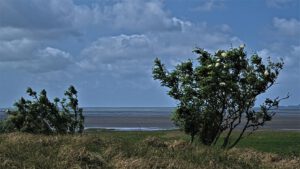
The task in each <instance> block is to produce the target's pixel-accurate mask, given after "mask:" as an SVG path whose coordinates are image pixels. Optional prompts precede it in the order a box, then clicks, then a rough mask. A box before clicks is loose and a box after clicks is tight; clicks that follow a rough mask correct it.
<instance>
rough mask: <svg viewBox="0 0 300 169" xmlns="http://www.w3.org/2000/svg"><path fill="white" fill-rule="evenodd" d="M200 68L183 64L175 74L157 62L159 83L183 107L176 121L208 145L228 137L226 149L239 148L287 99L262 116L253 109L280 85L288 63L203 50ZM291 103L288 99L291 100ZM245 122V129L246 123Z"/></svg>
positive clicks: (265, 107) (240, 51) (270, 102)
mask: <svg viewBox="0 0 300 169" xmlns="http://www.w3.org/2000/svg"><path fill="white" fill-rule="evenodd" d="M194 52H195V53H196V54H198V55H199V57H198V58H197V61H198V62H197V63H195V64H193V62H192V61H191V60H188V61H186V62H183V63H180V64H178V65H177V66H176V69H175V70H173V71H172V72H169V71H168V70H167V69H166V68H165V66H164V65H163V64H162V63H161V61H160V60H159V59H156V60H155V65H154V69H153V76H154V79H158V80H160V81H161V85H162V86H166V87H168V88H170V90H169V92H168V94H169V95H170V96H171V97H173V98H174V99H175V100H178V101H179V104H178V106H177V109H176V111H175V112H174V116H173V121H174V122H175V124H176V125H177V126H179V127H180V128H181V129H183V130H184V131H185V132H186V133H187V134H189V135H190V136H191V141H192V142H193V140H194V137H195V136H198V138H199V139H200V141H201V142H202V143H203V144H205V145H212V144H215V143H216V142H217V141H218V139H219V137H220V135H221V134H222V133H223V132H224V131H227V134H226V136H225V139H224V142H223V145H222V147H224V148H225V147H229V148H231V147H233V146H235V145H236V144H237V143H238V142H239V140H240V139H241V138H242V137H243V135H244V132H245V131H246V130H247V129H249V130H250V132H253V131H255V130H257V129H258V128H259V127H261V126H263V125H264V124H265V122H267V121H270V120H271V119H272V116H273V115H274V112H273V111H272V110H273V109H274V108H277V107H278V105H279V102H280V100H281V99H279V98H275V99H269V98H267V99H266V100H265V102H264V103H263V104H262V105H261V107H260V110H258V111H255V110H254V109H253V107H254V104H255V101H256V98H257V96H258V95H260V94H262V93H264V92H265V91H266V90H267V89H269V88H270V87H271V86H272V85H273V84H274V83H275V80H276V79H277V77H278V75H279V72H280V70H281V69H282V68H283V62H278V63H274V62H271V61H270V59H268V62H267V64H264V63H263V62H262V58H261V57H259V56H258V55H257V54H254V55H252V56H251V58H249V59H248V58H247V55H246V52H245V50H244V45H241V46H240V47H239V48H233V49H230V50H227V51H225V50H218V51H217V52H216V53H215V54H210V53H208V52H207V51H205V50H203V49H200V48H197V49H196V50H194ZM287 97H288V96H287ZM243 118H244V120H245V123H241V122H242V121H243ZM239 125H241V126H242V128H241V133H240V135H239V136H238V138H236V140H234V141H233V142H232V143H231V144H229V140H230V137H231V134H232V131H233V130H234V129H235V128H236V127H237V126H239Z"/></svg>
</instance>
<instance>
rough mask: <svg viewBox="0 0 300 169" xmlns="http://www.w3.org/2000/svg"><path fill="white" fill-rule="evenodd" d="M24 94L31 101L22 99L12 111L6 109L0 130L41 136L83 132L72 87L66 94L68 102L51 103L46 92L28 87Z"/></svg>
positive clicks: (75, 95) (75, 93)
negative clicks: (5, 115)
mask: <svg viewBox="0 0 300 169" xmlns="http://www.w3.org/2000/svg"><path fill="white" fill-rule="evenodd" d="M27 93H28V95H29V96H30V97H31V98H32V99H31V100H26V99H24V98H23V97H22V98H21V99H20V100H19V101H17V102H16V103H15V104H14V106H15V108H14V109H13V110H8V112H7V114H8V118H7V119H6V120H4V121H3V122H1V123H2V125H0V126H2V127H0V128H1V129H0V130H2V131H6V132H10V131H21V132H29V133H44V134H50V133H60V134H65V133H75V132H79V133H81V132H83V129H84V126H83V124H84V117H83V115H82V109H81V108H79V107H78V99H77V91H76V89H75V88H74V87H73V86H70V87H69V89H68V90H67V91H66V92H65V96H67V99H65V98H63V99H62V100H61V101H60V99H58V98H55V99H54V101H53V102H51V101H50V100H49V99H48V97H47V92H46V90H42V91H41V92H40V93H39V94H37V93H36V92H35V91H33V90H32V89H31V88H28V89H27ZM59 105H60V106H61V109H60V107H59Z"/></svg>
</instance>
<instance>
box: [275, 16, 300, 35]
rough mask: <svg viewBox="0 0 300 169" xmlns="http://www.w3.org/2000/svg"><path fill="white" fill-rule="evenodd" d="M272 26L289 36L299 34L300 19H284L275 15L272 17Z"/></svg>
mask: <svg viewBox="0 0 300 169" xmlns="http://www.w3.org/2000/svg"><path fill="white" fill-rule="evenodd" d="M273 26H274V27H275V28H276V29H277V30H278V31H279V32H281V33H283V34H286V35H289V36H299V35H300V21H299V20H297V19H294V18H291V19H284V18H277V17H275V18H274V19H273Z"/></svg>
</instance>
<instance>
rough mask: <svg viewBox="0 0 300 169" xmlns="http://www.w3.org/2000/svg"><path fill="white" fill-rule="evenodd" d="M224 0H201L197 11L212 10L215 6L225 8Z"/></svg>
mask: <svg viewBox="0 0 300 169" xmlns="http://www.w3.org/2000/svg"><path fill="white" fill-rule="evenodd" d="M224 6H225V5H224V0H201V1H200V5H198V6H197V7H196V8H194V10H197V11H211V10H212V9H215V8H223V7H224Z"/></svg>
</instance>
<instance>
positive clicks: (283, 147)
mask: <svg viewBox="0 0 300 169" xmlns="http://www.w3.org/2000/svg"><path fill="white" fill-rule="evenodd" d="M299 166H300V133H297V132H257V133H255V134H254V135H251V136H250V137H249V138H248V139H245V140H242V141H241V143H240V144H239V145H238V146H237V148H234V149H231V150H229V151H224V150H221V149H218V148H209V147H205V146H203V145H195V144H193V145H191V144H189V142H188V137H187V136H185V135H183V134H182V133H181V132H178V131H160V132H114V131H98V132H89V133H85V134H83V135H66V136H44V135H31V134H23V133H11V134H1V135H0V168H5V169H7V168H128V169H131V168H183V169H189V168H191V169H194V168H275V167H277V168H297V167H299Z"/></svg>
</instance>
